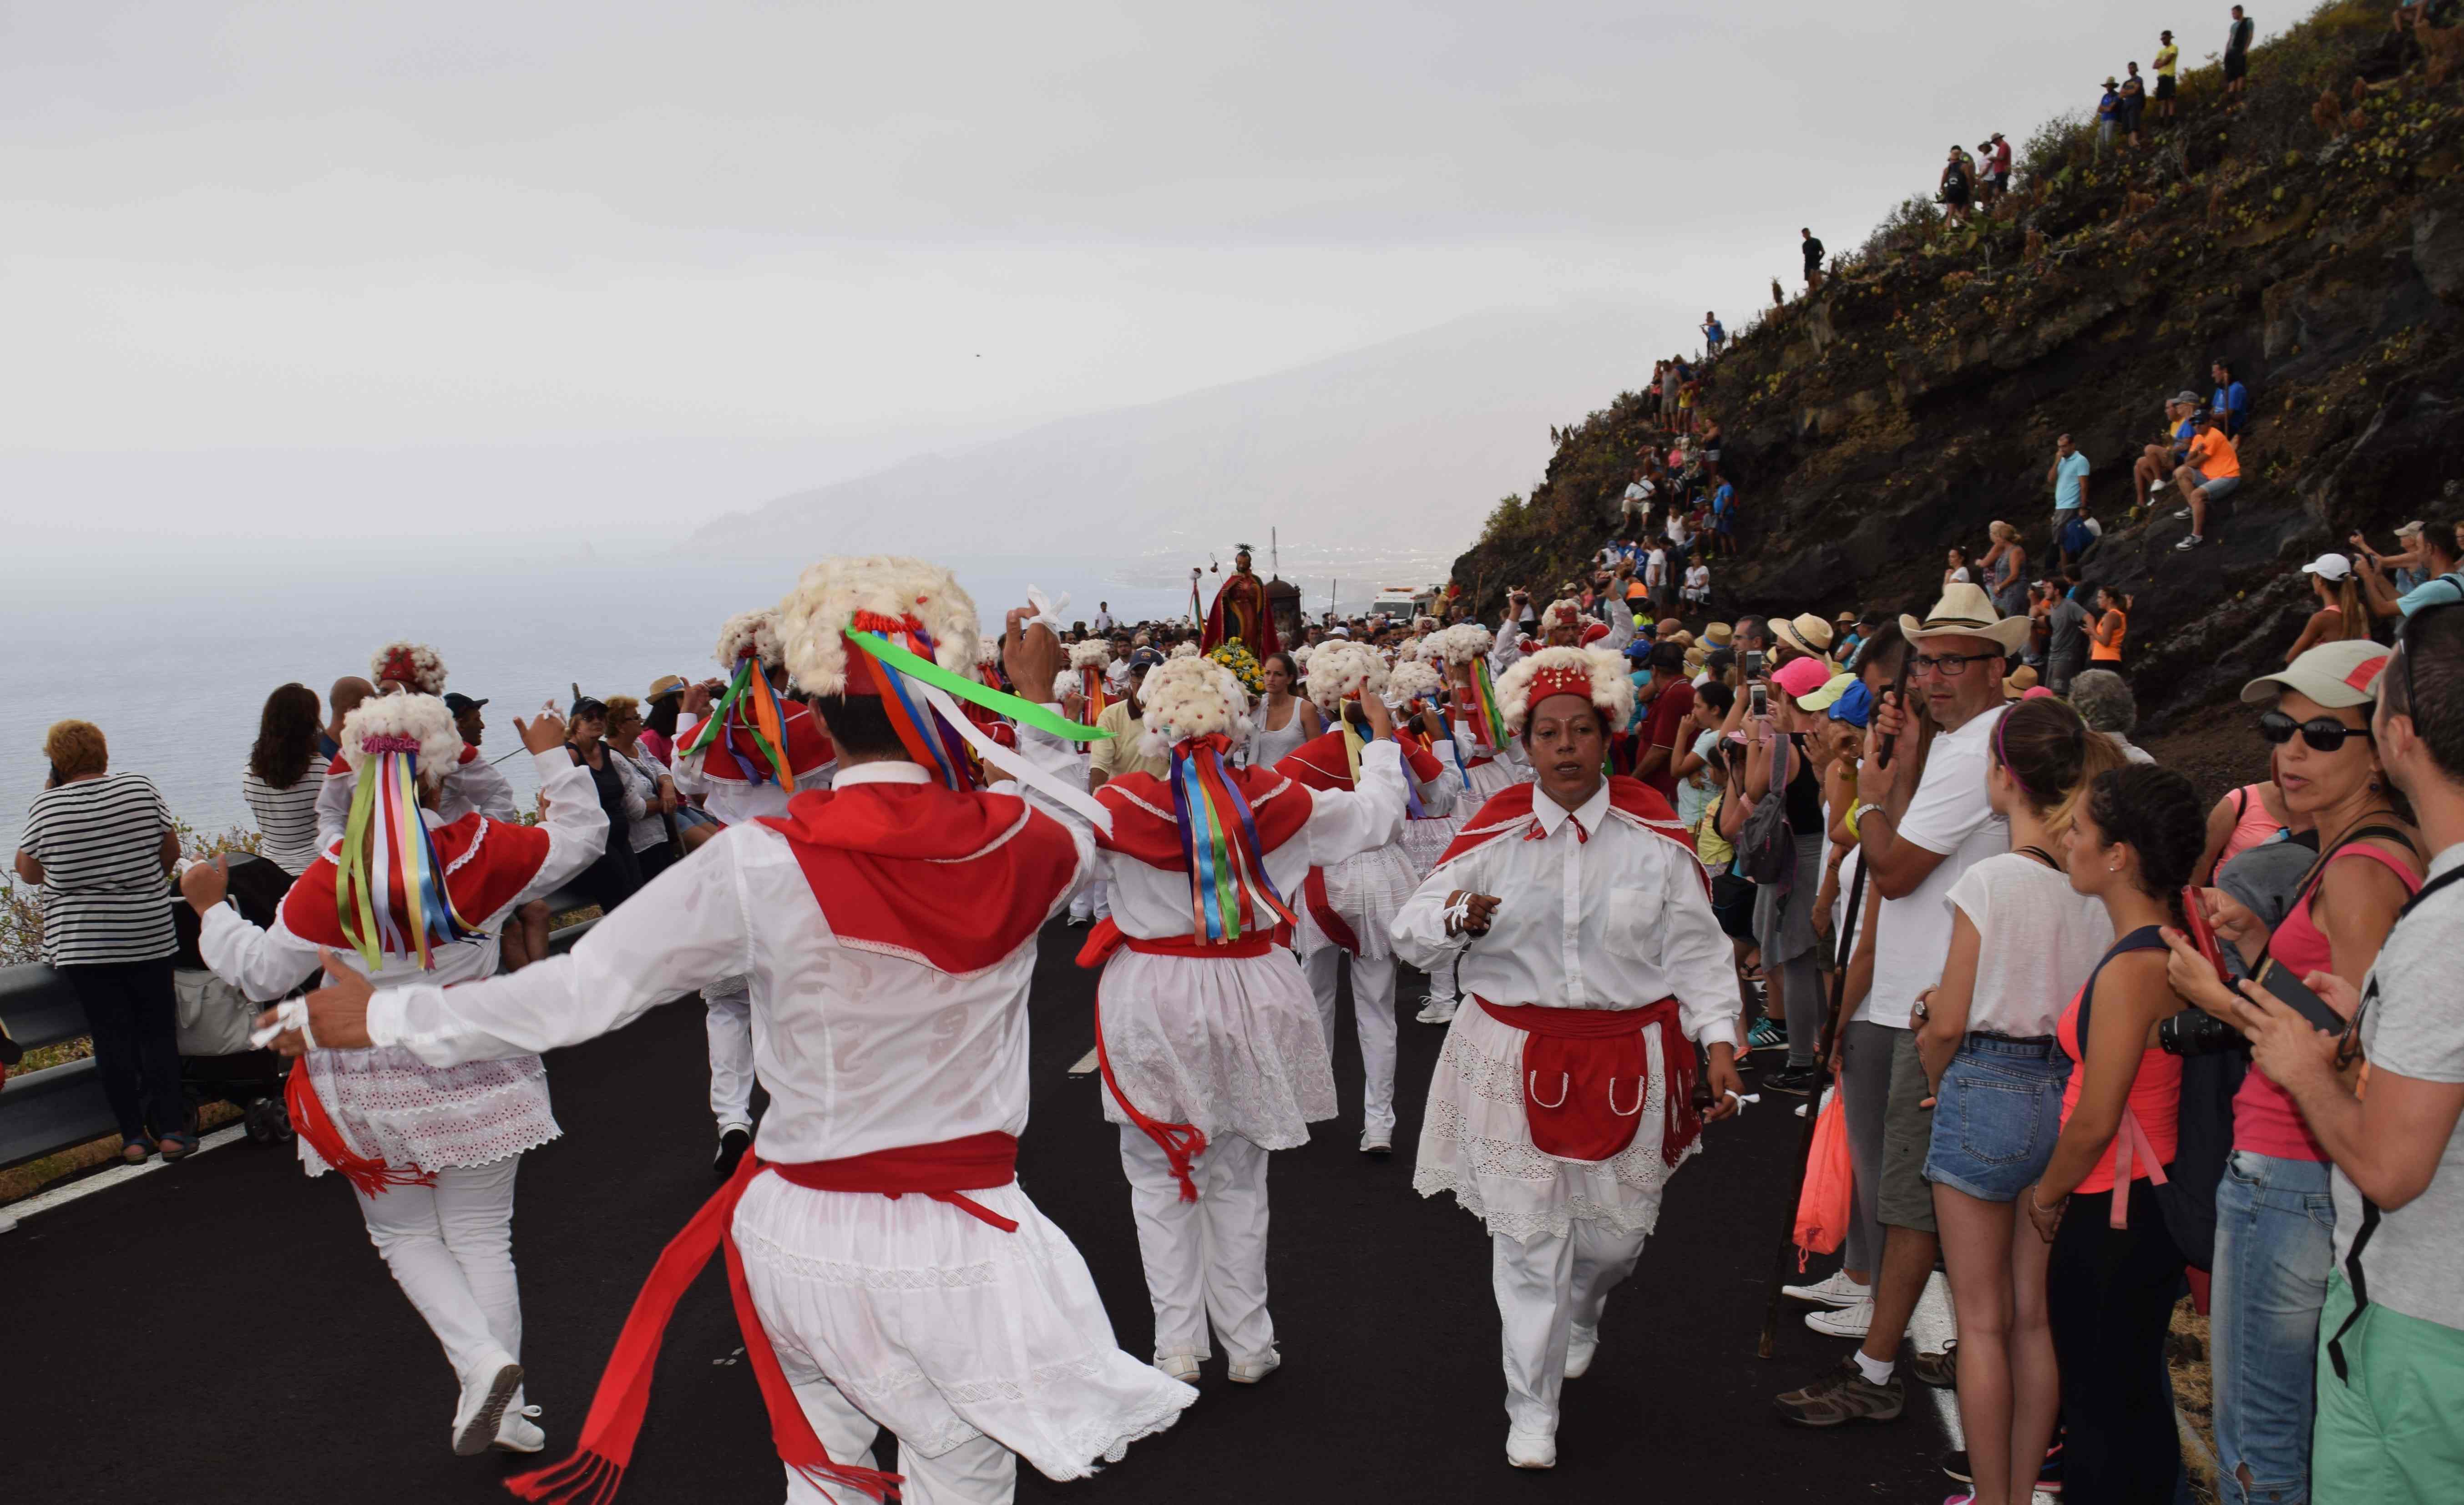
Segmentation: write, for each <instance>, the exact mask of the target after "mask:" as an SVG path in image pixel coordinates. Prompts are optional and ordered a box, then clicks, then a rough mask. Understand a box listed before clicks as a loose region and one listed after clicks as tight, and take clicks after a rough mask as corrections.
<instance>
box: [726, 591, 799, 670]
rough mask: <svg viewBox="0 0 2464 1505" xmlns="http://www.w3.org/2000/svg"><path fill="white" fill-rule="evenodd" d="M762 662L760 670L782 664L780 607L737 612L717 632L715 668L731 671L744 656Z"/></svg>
mask: <svg viewBox="0 0 2464 1505" xmlns="http://www.w3.org/2000/svg"><path fill="white" fill-rule="evenodd" d="M748 653H749V654H754V655H756V656H758V657H759V659H760V660H761V666H762V667H763V668H765V669H766V668H775V667H777V666H778V665H780V664H781V662H783V661H782V659H781V649H780V643H779V608H778V607H776V606H770V607H765V608H763V609H762V610H760V611H743V612H737V614H736V615H735V616H733V617H730V618H728V619H727V625H726V626H724V627H721V628H719V629H718V648H717V651H716V653H715V657H716V658H717V660H718V666H719V667H720V668H723V669H727V670H730V671H733V670H734V669H735V667H736V661H737V660H738V659H740V658H743V657H744V656H745V655H746V654H748Z"/></svg>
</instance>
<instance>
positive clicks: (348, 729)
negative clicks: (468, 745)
mask: <svg viewBox="0 0 2464 1505" xmlns="http://www.w3.org/2000/svg"><path fill="white" fill-rule="evenodd" d="M371 737H377V738H385V737H407V738H412V739H415V740H416V741H417V742H418V743H419V753H418V756H419V781H420V783H421V784H423V785H425V786H427V787H428V788H430V789H433V788H435V787H436V786H437V785H439V784H441V783H443V782H444V781H445V775H446V774H451V772H453V768H454V765H455V764H456V763H457V762H459V761H460V760H461V757H462V733H461V732H460V731H457V730H455V728H454V725H453V712H452V711H451V710H448V709H446V708H445V702H443V701H441V700H439V699H437V698H436V697H435V696H433V695H379V696H377V697H376V698H374V699H372V700H363V701H362V702H360V705H359V709H356V710H354V711H352V712H351V713H350V714H349V715H347V716H344V717H343V718H342V738H341V742H342V756H343V758H344V759H345V760H346V761H347V762H349V764H350V765H351V767H353V768H355V769H364V768H366V767H367V766H368V765H369V764H370V763H371V762H373V761H374V760H375V758H376V754H375V753H372V752H368V751H367V742H368V739H369V738H371Z"/></svg>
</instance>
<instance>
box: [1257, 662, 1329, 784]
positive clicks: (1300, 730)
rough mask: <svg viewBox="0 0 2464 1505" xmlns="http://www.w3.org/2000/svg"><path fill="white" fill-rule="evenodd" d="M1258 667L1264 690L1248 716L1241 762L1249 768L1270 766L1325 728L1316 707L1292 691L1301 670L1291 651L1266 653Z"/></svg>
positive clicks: (1297, 682) (1297, 681)
mask: <svg viewBox="0 0 2464 1505" xmlns="http://www.w3.org/2000/svg"><path fill="white" fill-rule="evenodd" d="M1259 667H1260V669H1261V671H1262V673H1263V675H1264V677H1265V682H1266V693H1265V695H1264V696H1262V697H1260V699H1259V702H1258V709H1257V711H1256V713H1255V715H1254V716H1253V717H1252V718H1251V720H1250V723H1249V736H1248V740H1247V741H1246V742H1245V743H1244V744H1243V757H1242V762H1243V764H1245V765H1246V766H1248V767H1250V768H1272V767H1274V766H1275V765H1276V764H1277V763H1280V762H1282V761H1283V760H1284V759H1285V758H1286V757H1287V756H1288V755H1289V754H1290V753H1291V752H1294V751H1295V750H1297V749H1298V748H1299V747H1300V745H1301V744H1302V743H1304V742H1307V741H1308V740H1309V738H1311V737H1314V736H1316V735H1317V734H1318V733H1320V732H1322V731H1325V730H1326V722H1325V720H1324V718H1322V717H1320V716H1319V715H1318V713H1317V707H1315V706H1313V705H1311V704H1310V703H1309V700H1308V699H1307V698H1306V697H1304V696H1300V695H1295V694H1293V693H1292V687H1293V686H1294V685H1297V684H1299V683H1300V678H1301V671H1300V667H1299V665H1296V664H1294V663H1293V662H1292V656H1291V655H1290V654H1288V653H1269V654H1267V655H1266V662H1265V664H1263V665H1259Z"/></svg>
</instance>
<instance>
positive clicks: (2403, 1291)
mask: <svg viewBox="0 0 2464 1505" xmlns="http://www.w3.org/2000/svg"><path fill="white" fill-rule="evenodd" d="M2458 867H2464V845H2459V846H2451V847H2449V848H2448V849H2447V850H2446V851H2444V852H2441V853H2439V854H2438V856H2437V857H2436V858H2435V859H2434V860H2433V861H2432V862H2431V864H2430V873H2429V877H2428V879H2427V880H2425V882H2430V881H2435V880H2436V879H2437V878H2438V876H2439V875H2440V874H2442V873H2452V872H2453V871H2454V870H2455V869H2456V868H2458ZM2458 955H2464V882H2459V883H2452V884H2450V885H2449V886H2448V887H2446V888H2445V889H2442V890H2441V891H2439V892H2438V893H2435V894H2432V895H2431V897H2430V900H2429V901H2428V902H2427V903H2425V904H2424V905H2422V906H2421V907H2420V908H2418V909H2415V910H2414V911H2413V912H2412V913H2410V914H2409V915H2407V916H2405V918H2404V923H2403V924H2401V925H2399V926H2397V927H2396V928H2395V931H2394V933H2392V934H2390V935H2389V936H2388V937H2387V945H2385V946H2384V947H2382V948H2380V949H2379V959H2378V964H2377V965H2376V966H2374V967H2372V968H2371V969H2370V975H2369V978H2368V979H2367V981H2374V982H2376V983H2377V985H2378V996H2377V997H2376V998H2375V999H2374V1000H2372V1001H2371V1003H2370V1005H2369V1010H2368V1014H2367V1016H2366V1017H2365V1018H2364V1019H2363V1020H2362V1049H2363V1051H2364V1052H2365V1054H2366V1055H2367V1056H2368V1058H2369V1061H2370V1069H2371V1070H2372V1071H2373V1072H2382V1071H2387V1072H2393V1073H2395V1074H2396V1075H2398V1076H2400V1077H2410V1078H2412V1079H2413V1080H2416V1081H2443V1082H2464V992H2459V991H2458V990H2457V989H2456V987H2455V978H2454V971H2455V958H2456V957H2457V956H2458ZM2366 986H2367V984H2366V982H2365V990H2366ZM2335 1186H2336V1268H2337V1269H2338V1270H2340V1271H2341V1270H2343V1267H2344V1259H2345V1256H2346V1255H2348V1254H2351V1253H2352V1251H2353V1235H2354V1234H2355V1233H2358V1232H2361V1227H2362V1193H2361V1189H2359V1188H2357V1187H2355V1186H2354V1185H2353V1183H2352V1182H2351V1181H2350V1180H2349V1179H2347V1178H2346V1176H2345V1175H2344V1173H2343V1171H2342V1170H2338V1171H2337V1172H2336V1177H2335ZM2459 1251H2464V1121H2459V1122H2458V1123H2457V1124H2456V1126H2455V1128H2454V1130H2453V1132H2452V1133H2450V1134H2449V1135H2448V1136H2447V1149H2446V1152H2445V1153H2444V1154H2443V1155H2441V1156H2440V1157H2439V1161H2438V1170H2437V1172H2436V1174H2434V1175H2432V1176H2431V1181H2430V1185H2429V1187H2428V1188H2427V1189H2424V1190H2423V1192H2422V1193H2421V1195H2419V1196H2417V1197H2415V1198H2413V1199H2412V1200H2411V1201H2409V1202H2408V1203H2406V1204H2405V1205H2404V1206H2402V1207H2400V1208H2397V1209H2396V1210H2394V1211H2383V1212H2381V1213H2380V1214H2379V1229H2378V1232H2375V1233H2372V1234H2371V1235H2370V1246H2369V1248H2367V1249H2365V1250H2364V1251H2362V1270H2363V1272H2364V1274H2365V1275H2366V1276H2368V1277H2369V1288H2370V1299H2371V1300H2372V1301H2374V1302H2376V1303H2378V1304H2380V1305H2382V1306H2385V1307H2387V1309H2388V1310H2390V1311H2395V1312H2402V1313H2403V1314H2404V1315H2405V1316H2407V1317H2413V1318H2419V1319H2420V1320H2423V1321H2425V1322H2436V1323H2438V1324H2439V1325H2440V1326H2442V1327H2455V1328H2464V1254H2459Z"/></svg>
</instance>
